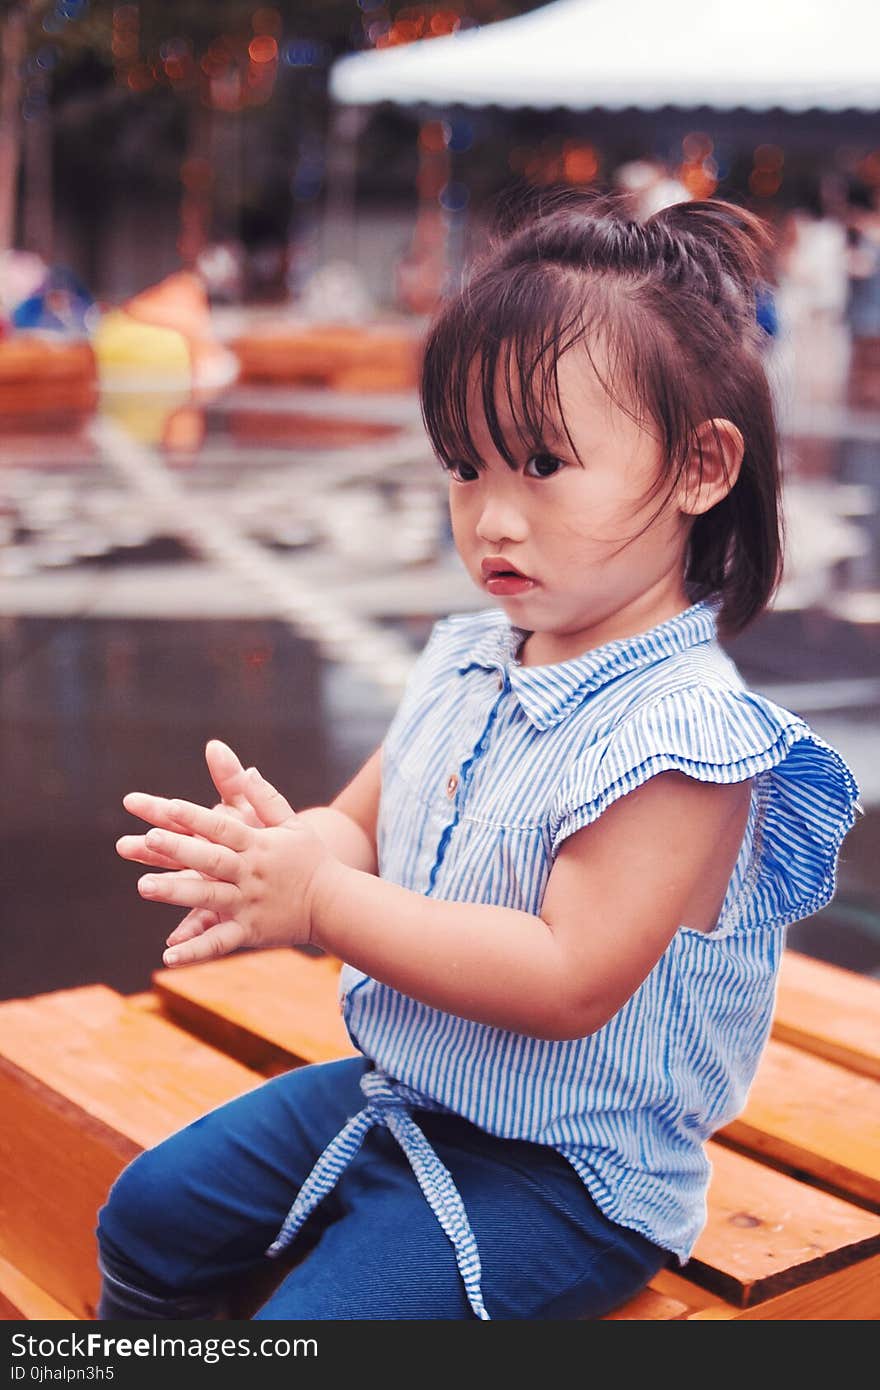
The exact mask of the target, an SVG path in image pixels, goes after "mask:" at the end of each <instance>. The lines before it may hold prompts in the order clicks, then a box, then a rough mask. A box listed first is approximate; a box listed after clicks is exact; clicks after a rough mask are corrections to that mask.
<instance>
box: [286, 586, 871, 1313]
mask: <svg viewBox="0 0 880 1390" xmlns="http://www.w3.org/2000/svg"><path fill="white" fill-rule="evenodd" d="M719 602H720V601H719V600H718V599H717V598H713V599H704V600H702V601H701V602H699V603H695V604H692V605H691V606H690V607H689V608H688V609H687V610H686V611H685V612H683V613H680V614H678V615H677V616H676V617H673V618H670V619H668V620H667V621H665V622H662V623H660V624H658V625H657V626H656V627H654V628H652V629H650V631H648V632H644V633H642V634H640V635H639V636H636V637H629V638H623V639H619V640H616V641H612V642H608V643H606V644H604V645H602V646H600V647H597V648H595V649H594V650H592V651H589V652H586V653H585V654H584V655H583V656H580V657H577V658H575V659H573V660H569V661H564V662H561V663H559V664H556V665H551V666H535V667H523V666H521V665H519V664H518V662H517V659H516V653H517V651H518V650H519V647H520V645H521V643H522V641H523V640H524V638H525V636H526V634H525V633H524V632H523V631H521V630H520V629H518V628H516V627H513V626H512V625H511V624H510V622H509V620H508V619H507V617H506V616H505V614H504V613H503V612H501V611H500V610H497V609H491V610H486V611H482V612H478V613H476V614H465V615H460V616H458V615H456V616H453V617H450V618H447V619H444V620H443V621H441V622H439V623H437V624H436V625H435V627H434V630H433V632H432V634H431V637H430V639H429V641H428V643H427V646H426V647H425V650H424V652H423V653H422V655H421V657H420V658H419V660H418V662H417V663H416V666H415V668H414V670H413V672H412V674H411V677H410V680H409V683H408V685H407V688H406V690H405V692H404V696H403V699H402V701H401V704H400V706H399V708H398V710H397V712H396V714H395V716H394V719H393V721H392V724H391V726H390V729H389V731H388V734H387V737H386V739H385V742H384V745H383V762H382V797H381V803H380V809H379V825H378V854H379V873H380V875H381V876H382V878H385V879H389V880H391V881H393V882H395V883H399V884H401V885H402V886H403V887H405V888H409V889H411V890H412V891H413V892H416V893H423V894H427V895H429V896H432V897H435V898H443V899H447V900H452V901H457V902H474V903H494V904H496V905H499V906H507V907H511V908H518V909H520V910H521V911H524V912H531V913H536V914H537V913H539V912H540V910H541V903H542V899H543V895H544V890H545V887H546V884H547V879H548V877H549V874H550V870H551V868H552V866H553V861H554V858H555V855H556V853H557V851H558V849H559V846H560V845H561V843H562V841H563V840H564V839H565V838H566V836H568V835H571V834H573V832H574V831H576V830H578V829H580V828H581V827H582V826H585V825H589V824H590V823H591V822H592V821H594V820H596V818H597V817H598V816H600V815H601V814H602V812H603V811H604V810H605V809H606V807H607V806H609V805H611V804H612V802H614V801H616V800H617V798H618V797H620V796H623V795H625V794H626V793H627V792H629V791H632V790H633V788H635V787H638V786H640V785H641V784H642V783H643V782H645V781H646V780H647V779H648V778H649V777H652V776H653V775H654V774H655V773H658V772H662V771H666V770H668V769H677V770H679V771H682V772H684V773H686V774H687V775H688V776H691V777H695V778H697V779H699V780H700V781H705V782H737V781H742V780H744V779H746V778H749V777H753V778H754V779H755V781H754V784H753V792H752V801H751V808H750V812H749V817H748V824H747V829H746V832H745V835H744V839H743V843H742V847H741V850H740V854H739V857H738V859H737V862H736V865H735V867H734V871H733V874H732V876H731V879H730V884H729V887H728V890H727V893H726V896H725V898H724V902H723V905H722V908H721V912H720V915H719V918H718V921H717V924H716V925H715V927H714V929H713V930H712V931H711V932H702V931H697V930H694V929H691V928H688V927H684V926H682V927H680V928H679V930H678V932H677V933H676V935H675V937H674V938H673V940H672V942H671V944H670V945H669V947H668V948H667V950H666V951H665V952H664V954H663V956H662V957H661V959H660V960H659V962H658V963H657V965H656V966H655V967H654V969H653V970H652V971H651V973H650V974H649V975H648V977H647V979H646V980H645V981H644V982H643V983H642V984H641V986H640V987H639V988H638V989H637V990H636V992H635V993H634V994H633V995H632V996H631V998H630V999H629V1000H628V1001H627V1002H626V1004H624V1005H623V1007H622V1008H621V1009H620V1010H619V1011H618V1013H617V1014H616V1015H615V1016H614V1018H612V1019H611V1020H610V1021H609V1022H608V1023H607V1024H606V1025H605V1026H604V1027H603V1028H601V1029H599V1030H598V1032H596V1033H593V1034H592V1035H590V1036H589V1037H586V1038H580V1039H577V1040H574V1041H569V1040H565V1041H547V1040H544V1039H538V1038H533V1037H528V1036H525V1035H523V1034H519V1033H515V1032H512V1031H509V1030H506V1029H503V1028H494V1027H490V1026H488V1025H487V1024H483V1023H474V1022H470V1021H468V1020H466V1019H463V1018H458V1017H456V1016H454V1015H451V1014H446V1013H443V1012H442V1011H440V1010H438V1009H434V1008H430V1007H428V1005H426V1004H422V1003H420V1002H419V1001H418V1000H416V999H413V998H410V997H409V996H407V995H404V994H401V993H400V992H399V991H397V990H395V989H392V988H391V987H390V986H388V985H385V984H382V983H381V982H380V981H379V980H375V979H372V978H371V977H369V976H367V975H365V974H363V973H362V972H361V971H359V970H355V969H353V968H352V967H350V966H347V965H346V966H344V968H343V971H342V975H341V980H340V995H341V998H342V999H343V1001H344V1015H345V1020H346V1024H347V1027H348V1031H349V1034H350V1036H351V1038H352V1040H353V1042H354V1043H355V1045H356V1046H357V1047H358V1048H359V1049H360V1050H361V1051H362V1052H363V1053H364V1054H365V1055H366V1056H367V1057H368V1058H370V1059H371V1060H372V1062H373V1063H374V1067H373V1068H372V1069H370V1070H368V1071H367V1072H366V1073H365V1075H364V1078H363V1083H362V1088H363V1090H364V1092H365V1099H366V1102H367V1103H366V1105H365V1108H364V1110H362V1111H361V1112H359V1114H358V1115H356V1116H355V1117H354V1118H353V1119H352V1120H350V1121H349V1123H348V1125H347V1126H346V1128H345V1129H344V1130H343V1131H342V1133H341V1134H340V1135H339V1136H337V1138H336V1139H335V1140H333V1141H332V1143H331V1144H330V1146H329V1147H328V1149H327V1150H325V1152H324V1154H323V1155H322V1157H321V1159H320V1160H319V1161H318V1164H317V1165H316V1167H315V1169H314V1170H313V1172H312V1174H311V1175H310V1177H309V1179H308V1180H307V1182H306V1184H305V1185H304V1187H303V1189H302V1190H301V1192H300V1194H299V1196H298V1198H297V1202H296V1203H295V1205H294V1207H293V1208H292V1210H291V1213H290V1215H289V1217H288V1219H287V1221H286V1222H285V1225H284V1227H283V1228H282V1231H281V1232H280V1233H279V1237H278V1240H277V1241H276V1242H275V1245H274V1246H273V1247H271V1248H272V1251H273V1253H274V1252H275V1251H277V1250H280V1249H281V1248H283V1246H284V1245H286V1244H287V1243H288V1242H289V1240H290V1239H291V1238H292V1236H293V1234H294V1233H295V1231H296V1230H298V1229H299V1226H300V1225H301V1224H302V1222H303V1221H304V1220H305V1217H306V1215H307V1214H308V1212H309V1211H311V1210H312V1209H313V1207H314V1206H315V1205H316V1204H317V1202H318V1201H320V1200H321V1198H322V1196H323V1195H324V1194H325V1193H326V1192H327V1191H329V1189H330V1188H331V1187H332V1186H333V1184H334V1183H335V1181H336V1179H337V1178H338V1176H339V1174H340V1172H341V1171H342V1169H343V1168H344V1166H345V1164H346V1163H347V1162H348V1161H349V1159H350V1158H351V1157H352V1155H353V1154H354V1153H355V1152H356V1150H357V1148H358V1146H359V1144H360V1143H361V1140H362V1139H363V1136H364V1134H365V1133H366V1132H367V1130H368V1129H369V1128H370V1126H371V1125H373V1124H376V1123H382V1124H387V1125H388V1127H389V1129H390V1130H391V1131H392V1133H394V1134H395V1135H396V1137H397V1138H398V1140H399V1142H400V1143H401V1146H402V1148H403V1149H404V1151H405V1152H406V1153H407V1156H408V1158H409V1160H410V1162H411V1164H412V1166H413V1170H414V1172H415V1174H416V1177H417V1178H418V1180H419V1182H420V1184H421V1186H422V1188H423V1191H424V1192H425V1195H426V1198H427V1200H428V1201H429V1202H430V1203H431V1205H432V1207H433V1209H434V1211H435V1212H436V1213H437V1216H438V1219H439V1220H440V1222H441V1224H442V1225H443V1228H444V1230H445V1231H446V1232H447V1234H448V1235H449V1237H450V1239H451V1240H452V1242H453V1244H454V1246H455V1250H456V1255H457V1258H458V1263H459V1269H460V1270H461V1274H462V1277H463V1279H464V1282H465V1286H466V1288H467V1292H468V1296H469V1298H470V1304H471V1307H472V1309H473V1311H474V1313H475V1314H476V1315H477V1316H478V1317H482V1318H485V1317H486V1316H487V1315H486V1312H485V1308H484V1306H483V1302H482V1297H481V1293H480V1265H479V1252H478V1250H477V1248H476V1242H475V1240H474V1237H473V1233H472V1231H471V1229H470V1226H469V1223H468V1220H467V1214H466V1212H465V1211H464V1207H463V1204H462V1202H461V1199H460V1197H459V1194H458V1192H457V1191H456V1189H455V1186H454V1184H453V1182H452V1179H451V1177H450V1175H449V1173H448V1171H447V1170H446V1169H445V1167H444V1166H443V1164H442V1163H441V1161H440V1159H439V1157H438V1156H437V1155H436V1153H435V1152H434V1150H433V1148H431V1146H430V1145H429V1144H428V1142H427V1140H426V1139H425V1137H424V1135H423V1133H422V1131H421V1130H420V1129H419V1127H418V1126H417V1125H416V1124H415V1123H414V1121H413V1120H412V1119H411V1118H410V1115H409V1111H410V1110H411V1109H413V1108H427V1109H434V1110H451V1111H454V1112H456V1113H458V1114H460V1115H463V1116H465V1117H466V1118H467V1119H469V1120H470V1121H472V1122H473V1123H474V1124H476V1125H479V1126H480V1127H481V1128H483V1129H484V1130H487V1131H488V1132H489V1133H491V1134H494V1135H499V1136H502V1137H504V1138H515V1139H527V1140H531V1141H532V1142H537V1143H543V1144H549V1145H552V1146H553V1147H554V1148H555V1149H557V1150H558V1151H559V1152H560V1153H561V1154H563V1155H564V1156H565V1157H566V1158H567V1159H568V1160H569V1162H570V1163H571V1164H572V1166H573V1167H574V1168H575V1170H576V1171H577V1173H578V1174H579V1175H580V1176H581V1178H582V1179H583V1181H584V1183H585V1184H586V1185H587V1188H588V1189H589V1191H590V1193H591V1195H592V1197H593V1199H594V1200H595V1201H596V1203H597V1204H598V1205H599V1207H600V1208H601V1209H602V1210H603V1211H604V1212H605V1214H606V1215H607V1216H608V1217H609V1218H610V1219H611V1220H613V1221H616V1222H618V1223H620V1224H622V1225H624V1226H628V1227H632V1228H634V1229H635V1230H637V1231H639V1232H641V1233H642V1234H643V1235H645V1236H647V1237H648V1238H649V1239H650V1240H652V1241H654V1242H655V1243H656V1244H658V1245H661V1246H663V1247H665V1248H666V1249H668V1250H670V1251H671V1252H673V1253H674V1254H675V1255H676V1256H677V1257H678V1259H679V1261H680V1262H681V1263H684V1261H685V1260H686V1259H687V1258H688V1256H689V1255H690V1253H691V1251H692V1250H693V1247H694V1244H695V1242H696V1239H697V1237H698V1235H699V1233H700V1231H701V1229H702V1227H703V1225H704V1223H705V1220H706V1190H707V1187H708V1181H709V1176H710V1165H709V1162H708V1159H707V1156H706V1153H705V1151H704V1147H703V1145H704V1141H705V1140H706V1139H707V1138H708V1137H709V1136H710V1135H711V1134H712V1133H713V1132H714V1131H715V1130H717V1129H719V1128H720V1127H721V1126H723V1125H725V1124H727V1123H728V1122H729V1121H730V1120H731V1119H732V1118H733V1117H734V1116H735V1115H737V1114H738V1113H739V1111H740V1110H741V1109H742V1107H743V1105H744V1103H745V1099H746V1095H747V1092H748V1088H749V1086H750V1084H751V1081H752V1079H753V1077H754V1075H755V1071H756V1069H757V1066H758V1062H759V1059H760V1056H761V1053H762V1050H763V1048H764V1044H765V1042H766V1040H767V1036H768V1032H769V1029H770V1023H771V1015H772V1011H773V1005H774V998H775V987H776V979H777V972H778V967H779V962H780V957H781V953H782V950H783V946H784V937H785V932H784V929H785V927H786V925H787V924H789V923H792V922H796V921H798V920H799V919H800V918H803V917H807V916H809V915H810V914H811V913H814V912H816V911H817V910H818V909H819V908H821V907H823V906H824V905H825V904H826V903H827V902H829V900H830V899H831V898H832V896H833V894H834V890H835V881H836V870H837V858H838V851H839V849H840V845H841V842H842V840H843V838H844V836H845V835H846V833H847V831H848V830H849V829H850V828H851V826H852V825H853V823H854V820H855V813H856V811H857V810H859V811H860V810H861V807H860V806H859V805H858V801H857V798H858V795H859V789H858V786H857V784H856V781H855V778H854V776H853V774H852V772H851V770H850V768H849V767H848V766H847V765H846V763H845V762H844V761H843V759H842V758H841V757H840V755H839V754H838V753H837V752H836V751H835V750H834V749H833V748H831V747H829V745H828V744H827V743H825V742H824V741H823V740H822V739H821V738H820V737H819V736H818V735H817V734H816V733H814V732H813V730H812V729H810V728H809V727H808V725H807V724H806V723H805V722H804V721H803V720H802V719H800V718H798V717H797V716H796V715H794V714H792V713H791V712H789V711H788V710H786V709H782V708H781V707H779V706H778V705H775V704H773V703H772V702H771V701H769V700H767V699H765V698H764V697H763V696H761V695H758V694H756V693H754V692H752V691H750V690H747V689H746V687H745V683H744V681H743V679H742V677H741V675H740V674H739V671H738V670H737V667H736V666H735V664H734V662H733V661H732V660H731V658H730V657H729V656H728V655H727V654H726V653H725V652H724V651H723V649H722V648H721V646H720V645H719V642H718V638H717V627H716V619H717V613H718V608H719Z"/></svg>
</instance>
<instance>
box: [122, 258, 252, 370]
mask: <svg viewBox="0 0 880 1390" xmlns="http://www.w3.org/2000/svg"><path fill="white" fill-rule="evenodd" d="M122 307H123V308H124V310H125V312H126V313H127V314H129V315H130V316H131V317H132V318H133V319H137V321H138V322H139V323H144V324H151V325H153V326H154V327H156V328H170V329H174V330H175V331H176V332H177V333H181V334H182V335H183V337H184V338H185V339H186V342H187V345H188V347H189V352H190V362H191V366H192V373H193V385H194V386H197V387H207V388H212V387H220V386H226V385H228V384H229V383H230V382H231V381H234V380H235V378H236V377H237V376H238V359H237V357H236V356H235V355H234V353H232V352H230V351H229V349H228V348H225V347H223V345H222V344H221V343H218V342H217V340H216V338H215V336H214V328H213V325H212V323H211V306H210V304H209V302H208V294H207V291H206V289H205V286H204V284H203V283H202V281H201V279H200V278H199V276H198V275H195V274H193V272H192V271H189V270H179V271H176V272H175V273H174V274H173V275H166V277H165V279H164V280H160V281H159V283H158V284H156V285H152V286H150V288H149V289H146V290H143V291H142V292H141V293H140V294H136V295H135V296H134V297H133V298H132V299H129V300H128V302H127V303H126V304H124V305H123V306H122Z"/></svg>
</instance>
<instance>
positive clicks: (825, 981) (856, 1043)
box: [773, 951, 880, 1079]
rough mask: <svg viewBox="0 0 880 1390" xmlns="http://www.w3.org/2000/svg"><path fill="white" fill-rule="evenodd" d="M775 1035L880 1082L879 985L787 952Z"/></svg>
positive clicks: (799, 954)
mask: <svg viewBox="0 0 880 1390" xmlns="http://www.w3.org/2000/svg"><path fill="white" fill-rule="evenodd" d="M773 1036H774V1037H775V1038H778V1039H779V1041H780V1042H787V1043H791V1044H793V1045H794V1046H795V1047H800V1048H803V1050H804V1051H805V1052H815V1053H817V1054H818V1055H819V1056H820V1057H826V1058H827V1059H828V1060H829V1061H831V1062H838V1063H839V1064H840V1065H841V1066H844V1067H849V1069H850V1070H851V1071H857V1072H861V1073H862V1074H863V1075H865V1076H873V1077H874V1078H875V1079H880V982H878V981H877V980H874V979H872V978H871V977H870V976H869V975H859V974H857V973H856V972H855V971H853V970H842V969H841V968H840V967H839V966H837V965H827V964H826V963H825V962H824V961H819V960H813V959H812V957H810V956H805V955H803V954H802V953H801V952H799V951H785V952H784V953H783V957H782V969H781V971H780V977H779V989H778V992H777V996H776V1012H775V1015H774V1020H773Z"/></svg>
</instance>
